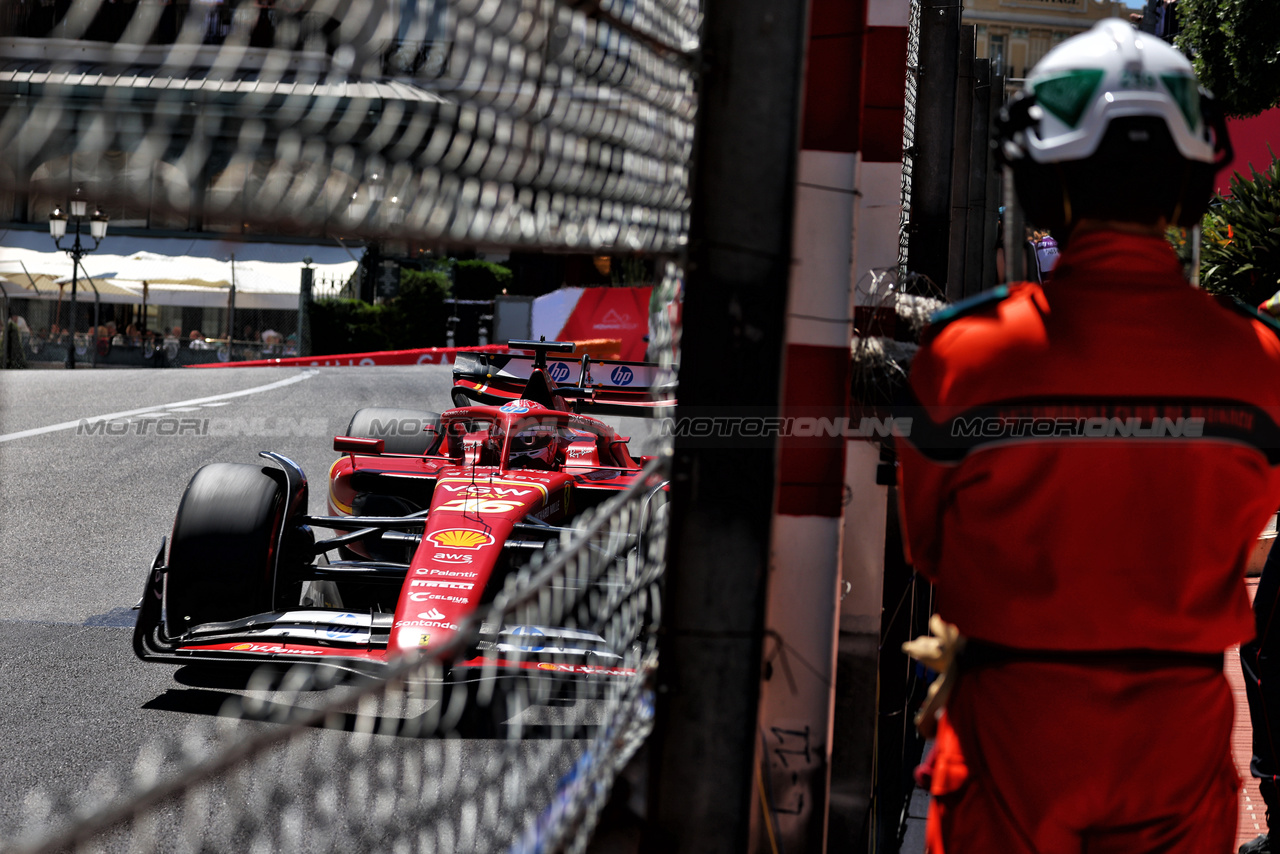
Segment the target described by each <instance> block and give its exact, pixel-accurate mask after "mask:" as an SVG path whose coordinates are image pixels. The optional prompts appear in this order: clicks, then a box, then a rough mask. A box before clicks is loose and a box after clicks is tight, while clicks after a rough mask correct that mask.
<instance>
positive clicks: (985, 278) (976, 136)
mask: <svg viewBox="0 0 1280 854" xmlns="http://www.w3.org/2000/svg"><path fill="white" fill-rule="evenodd" d="M970 118H971V121H970V124H969V150H970V155H969V157H970V160H969V186H968V188H967V192H968V205H967V210H966V211H965V216H966V219H967V221H968V234H967V236H966V239H965V267H964V282H963V285H964V290H963V293H962V295H963V296H971V295H972V294H976V293H978V292H979V291H982V290H985V289H987V288H989V287H991V286H992V285H994V284H995V278H994V271H991V275H988V270H987V269H986V268H987V266H988V265H987V263H986V255H987V250H988V249H989V248H994V246H995V237H994V235H991V236H988V234H987V210H988V207H989V205H988V202H989V201H990V200H989V198H988V196H987V193H988V190H989V187H988V185H989V184H990V180H989V172H988V167H989V161H990V160H991V60H989V59H977V60H974V69H973V113H972V115H971V117H970Z"/></svg>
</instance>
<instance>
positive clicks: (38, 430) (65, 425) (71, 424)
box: [0, 370, 320, 442]
mask: <svg viewBox="0 0 1280 854" xmlns="http://www.w3.org/2000/svg"><path fill="white" fill-rule="evenodd" d="M318 373H320V372H319V371H317V370H309V371H303V372H302V373H300V374H298V375H297V376H294V377H289V379H287V380H278V381H277V382H273V383H267V384H266V385H260V386H254V387H253V388H246V389H241V390H240V391H229V392H226V393H225V394H215V395H211V396H209V397H196V398H192V399H191V400H179V401H175V402H173V403H159V404H156V405H155V406H144V407H142V408H141V409H129V410H126V411H124V412H109V413H107V414H106V415H92V416H89V417H88V418H77V419H76V420H75V421H63V422H62V423H61V424H50V425H49V426H48V427H34V428H32V429H30V430H19V431H18V432H17V433H4V434H0V442H12V441H13V440H14V439H25V438H27V437H28V436H40V435H42V434H44V433H56V432H58V431H59V430H71V429H72V428H75V427H79V426H80V422H82V421H115V420H117V419H119V418H128V417H130V416H132V415H145V414H146V413H148V412H157V411H159V410H162V409H169V408H171V407H174V406H191V405H193V404H199V403H208V402H210V401H214V400H226V399H227V398H231V397H244V396H245V395H247V394H258V393H259V392H264V391H271V390H272V389H274V388H283V387H284V386H287V385H293V384H294V383H296V382H301V381H302V380H309V379H311V378H312V377H314V376H315V375H316V374H318Z"/></svg>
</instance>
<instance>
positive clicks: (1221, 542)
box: [898, 231, 1280, 854]
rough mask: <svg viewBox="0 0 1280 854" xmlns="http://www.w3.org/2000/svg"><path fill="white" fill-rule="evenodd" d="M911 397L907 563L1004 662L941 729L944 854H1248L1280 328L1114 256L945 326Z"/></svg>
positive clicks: (1154, 249) (995, 298)
mask: <svg viewBox="0 0 1280 854" xmlns="http://www.w3.org/2000/svg"><path fill="white" fill-rule="evenodd" d="M1260 377H1273V378H1276V381H1275V382H1268V383H1263V382H1259V381H1258V380H1259V378H1260ZM910 388H911V392H912V394H913V395H914V397H915V404H916V406H915V409H914V411H913V418H912V421H911V423H910V427H909V428H907V429H905V430H903V432H905V433H907V435H905V436H903V437H902V438H900V439H899V440H898V455H899V461H900V466H899V477H900V487H901V491H900V496H901V516H902V521H903V527H904V536H905V540H906V546H907V550H908V556H909V558H910V559H911V560H912V562H913V565H914V567H915V568H916V569H917V570H918V571H920V572H921V573H923V574H924V575H925V576H926V577H928V578H929V579H930V580H931V581H932V582H933V583H934V584H935V586H936V601H937V610H938V612H939V614H940V615H941V616H942V617H943V618H945V619H946V620H948V621H950V622H952V623H955V624H956V625H957V626H959V628H960V631H961V632H962V633H963V634H964V635H966V636H967V637H969V638H970V639H971V642H973V643H972V646H973V647H974V648H975V649H979V650H981V649H985V650H987V654H986V655H975V656H974V658H975V659H976V660H977V662H978V663H977V664H974V665H972V666H968V667H965V668H962V671H961V677H960V679H959V682H958V684H957V686H956V688H955V691H954V693H953V694H952V696H951V699H950V702H949V704H948V710H947V714H946V716H945V717H944V720H943V722H942V724H941V726H940V731H939V736H938V750H939V755H938V768H937V771H936V772H935V775H934V778H933V793H934V795H935V798H934V805H933V808H932V809H931V810H930V819H929V828H928V834H929V836H930V849H929V850H930V851H931V852H933V854H941V852H942V851H943V849H944V848H945V851H946V854H963V852H966V851H1002V852H1003V851H1027V852H1037V854H1053V852H1058V851H1062V852H1067V851H1071V852H1079V851H1081V850H1082V849H1087V850H1089V851H1094V850H1099V851H1101V850H1107V851H1110V850H1112V847H1111V844H1112V843H1114V846H1115V850H1118V851H1124V852H1126V854H1128V852H1133V851H1144V850H1152V851H1183V850H1185V851H1188V852H1190V851H1213V850H1217V851H1226V850H1228V849H1229V848H1230V846H1231V842H1232V840H1233V839H1234V831H1235V820H1236V812H1235V797H1236V788H1237V785H1238V780H1237V778H1236V775H1235V771H1234V769H1233V766H1232V764H1231V759H1230V744H1229V741H1230V730H1231V719H1232V703H1231V698H1230V694H1229V690H1228V688H1227V685H1226V681H1225V679H1224V678H1223V676H1222V674H1221V665H1220V662H1221V659H1220V654H1221V653H1222V651H1223V650H1224V649H1225V648H1226V647H1228V646H1230V645H1231V644H1234V643H1237V642H1240V641H1242V640H1245V639H1247V638H1249V637H1251V636H1252V634H1253V618H1252V612H1251V611H1250V607H1249V600H1248V597H1247V594H1246V592H1245V587H1244V583H1243V572H1244V565H1245V562H1246V559H1247V557H1248V554H1249V551H1250V549H1251V548H1252V546H1253V543H1254V541H1255V538H1256V537H1257V535H1258V534H1259V532H1260V531H1261V530H1262V528H1263V526H1264V525H1265V523H1266V521H1267V519H1268V518H1269V517H1270V515H1271V513H1273V512H1274V511H1275V509H1276V507H1277V505H1278V504H1280V467H1278V464H1280V428H1278V427H1277V423H1278V422H1280V337H1278V330H1277V328H1276V327H1275V326H1274V325H1272V324H1270V323H1269V322H1268V321H1265V320H1263V319H1261V317H1260V316H1258V315H1257V314H1256V312H1253V311H1252V309H1249V308H1247V307H1243V306H1235V307H1233V306H1231V305H1230V304H1227V303H1224V302H1223V301H1221V300H1219V299H1217V298H1215V297H1212V296H1210V295H1208V294H1206V293H1204V292H1202V291H1199V290H1196V289H1194V288H1192V287H1190V286H1189V285H1188V284H1187V282H1186V281H1185V280H1184V279H1183V278H1182V275H1181V272H1180V268H1179V264H1178V260H1177V258H1176V256H1175V255H1174V253H1173V252H1172V250H1171V249H1170V248H1169V246H1168V245H1167V244H1166V243H1165V241H1164V240H1162V239H1159V238H1156V237H1140V236H1134V235H1128V234H1122V233H1119V232H1114V231H1093V232H1088V233H1085V234H1078V235H1077V236H1075V238H1074V239H1073V240H1072V241H1071V244H1070V246H1069V247H1068V248H1067V249H1066V250H1065V251H1064V252H1063V254H1062V256H1061V259H1060V261H1059V263H1058V266H1057V268H1056V269H1055V270H1054V273H1053V276H1052V278H1051V279H1050V280H1049V282H1048V283H1047V284H1045V285H1043V286H1040V285H1035V284H1029V283H1024V284H1019V285H1013V286H1009V287H1007V288H998V289H996V290H995V291H992V292H988V293H987V294H986V295H981V296H980V297H977V298H975V299H974V300H972V301H969V303H968V304H958V305H957V306H953V307H951V308H950V309H948V310H947V312H944V314H943V315H942V316H941V317H939V318H938V319H936V320H935V322H934V323H933V324H932V325H931V327H930V329H929V330H928V331H927V332H926V338H925V342H924V344H923V345H922V346H921V349H920V351H919V353H918V354H917V356H916V358H915V360H914V363H913V365H912V369H911V378H910ZM991 650H995V651H996V653H995V654H991ZM1215 661H1216V662H1217V663H1218V664H1217V666H1216V667H1214V666H1213V662H1215ZM1206 663H1208V664H1209V666H1207V667H1206V666H1204V665H1205V664H1206ZM1135 833H1136V834H1137V835H1136V836H1135V835H1134V834H1135ZM1108 840H1110V842H1108ZM1174 840H1181V841H1179V842H1176V844H1175V842H1174Z"/></svg>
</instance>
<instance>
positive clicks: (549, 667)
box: [538, 662, 556, 670]
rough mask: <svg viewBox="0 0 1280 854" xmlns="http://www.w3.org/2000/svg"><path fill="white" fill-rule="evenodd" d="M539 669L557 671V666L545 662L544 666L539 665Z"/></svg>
mask: <svg viewBox="0 0 1280 854" xmlns="http://www.w3.org/2000/svg"><path fill="white" fill-rule="evenodd" d="M538 669H539V670H555V669H556V666H555V665H554V664H551V663H549V662H543V663H542V664H539V665H538Z"/></svg>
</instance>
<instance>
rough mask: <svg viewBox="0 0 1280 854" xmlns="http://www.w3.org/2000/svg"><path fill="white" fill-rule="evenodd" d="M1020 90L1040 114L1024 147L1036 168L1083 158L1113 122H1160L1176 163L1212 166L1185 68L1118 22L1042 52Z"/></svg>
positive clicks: (1171, 53) (1159, 44) (1195, 90)
mask: <svg viewBox="0 0 1280 854" xmlns="http://www.w3.org/2000/svg"><path fill="white" fill-rule="evenodd" d="M1026 91H1027V93H1028V94H1030V95H1034V96H1035V99H1036V103H1037V104H1038V105H1039V106H1040V107H1041V108H1042V109H1043V115H1042V116H1041V117H1040V122H1039V126H1038V127H1033V128H1030V129H1029V130H1028V133H1027V141H1026V148H1027V153H1028V154H1030V155H1031V157H1032V158H1034V159H1035V160H1037V161H1039V162H1040V163H1053V162H1057V161H1060V160H1080V159H1082V158H1085V157H1089V156H1090V155H1092V154H1093V153H1094V152H1095V151H1097V150H1098V144H1099V143H1100V142H1101V141H1102V136H1103V134H1104V133H1105V131H1106V129H1107V125H1108V124H1110V122H1111V120H1112V119H1114V118H1117V117H1120V116H1159V117H1160V118H1163V119H1164V122H1165V125H1167V126H1168V128H1169V132H1170V134H1171V135H1172V137H1173V142H1174V144H1175V145H1177V146H1178V151H1180V152H1181V153H1182V156H1183V157H1185V158H1187V159H1188V160H1199V161H1201V162H1204V163H1212V162H1213V157H1214V153H1213V141H1212V140H1211V139H1210V138H1209V135H1208V131H1207V128H1206V127H1205V120H1204V116H1203V115H1202V114H1201V112H1200V90H1199V87H1198V86H1197V84H1196V76H1195V71H1193V70H1192V68H1191V63H1190V62H1188V61H1187V59H1186V57H1184V56H1183V55H1182V54H1181V53H1179V52H1178V51H1177V50H1175V49H1174V48H1172V47H1170V46H1169V45H1167V44H1165V43H1164V41H1162V40H1161V39H1158V38H1156V37H1155V36H1152V35H1148V34H1146V33H1144V32H1141V31H1139V30H1136V29H1134V27H1133V26H1132V25H1131V24H1129V23H1127V22H1125V21H1122V20H1120V19H1119V18H1107V19H1105V20H1103V21H1100V22H1098V24H1097V25H1096V26H1095V27H1094V28H1093V29H1091V30H1089V31H1088V32H1087V33H1084V34H1083V35H1079V36H1076V37H1075V38H1072V39H1068V40H1067V41H1065V42H1063V43H1062V44H1060V45H1058V46H1057V47H1056V48H1054V49H1053V50H1051V51H1049V53H1047V54H1046V55H1045V57H1044V59H1042V60H1040V61H1039V62H1038V63H1036V66H1035V68H1033V69H1032V70H1031V73H1030V74H1028V75H1027V84H1026Z"/></svg>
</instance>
